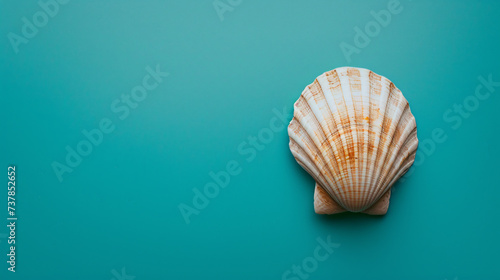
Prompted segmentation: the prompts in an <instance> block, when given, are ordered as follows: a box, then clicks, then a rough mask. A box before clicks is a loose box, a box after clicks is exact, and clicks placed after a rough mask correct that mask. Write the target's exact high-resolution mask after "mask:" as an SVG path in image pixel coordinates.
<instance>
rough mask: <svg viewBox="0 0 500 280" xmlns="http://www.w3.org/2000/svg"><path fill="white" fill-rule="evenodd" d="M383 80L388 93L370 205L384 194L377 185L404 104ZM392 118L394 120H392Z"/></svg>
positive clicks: (369, 198) (390, 83) (391, 85)
mask: <svg viewBox="0 0 500 280" xmlns="http://www.w3.org/2000/svg"><path fill="white" fill-rule="evenodd" d="M384 80H385V81H386V82H387V83H388V90H389V93H388V99H387V104H386V106H385V110H384V119H383V122H382V131H381V134H380V142H379V147H378V151H377V161H376V162H375V166H376V167H377V169H376V172H375V177H374V178H373V179H374V180H373V181H372V184H371V185H370V193H369V194H368V200H367V201H370V202H372V203H375V202H376V201H377V200H378V199H380V197H381V196H382V195H383V194H384V193H385V192H384V191H383V189H380V188H379V185H378V184H377V183H378V181H379V180H380V177H382V176H384V173H383V172H384V165H385V163H386V158H387V155H388V154H389V152H390V149H389V148H390V145H391V143H392V141H393V133H394V131H395V130H396V128H397V123H398V121H399V119H400V116H398V112H399V111H398V110H399V107H400V106H402V105H404V102H406V100H404V102H403V99H402V95H401V94H400V92H398V91H399V90H397V89H396V88H395V86H394V84H393V83H392V82H391V81H389V80H387V79H384ZM392 118H396V119H394V120H393V119H392Z"/></svg>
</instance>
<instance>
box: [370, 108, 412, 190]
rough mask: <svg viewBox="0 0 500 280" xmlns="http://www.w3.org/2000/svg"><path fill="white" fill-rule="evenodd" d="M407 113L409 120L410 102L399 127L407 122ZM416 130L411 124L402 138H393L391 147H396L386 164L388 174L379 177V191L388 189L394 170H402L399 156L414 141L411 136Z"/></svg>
mask: <svg viewBox="0 0 500 280" xmlns="http://www.w3.org/2000/svg"><path fill="white" fill-rule="evenodd" d="M405 112H406V114H407V115H408V116H410V117H409V118H410V119H411V117H412V116H413V115H412V114H411V111H410V106H409V104H408V102H407V103H406V107H405V111H404V112H403V114H402V115H401V118H400V121H399V123H398V127H399V124H400V123H401V121H403V120H406V118H404V116H405ZM403 125H404V124H403ZM415 129H416V125H415V124H414V123H411V122H410V123H407V124H406V126H405V127H404V129H403V133H402V134H401V135H400V137H399V138H398V139H397V140H396V138H393V140H392V142H391V146H393V147H394V148H393V153H392V155H391V157H390V158H389V161H387V159H386V163H385V164H384V165H385V166H386V168H385V169H386V170H387V172H386V173H385V174H384V175H383V176H381V177H379V181H378V182H377V185H378V188H379V189H381V188H384V189H386V188H387V185H386V183H387V178H390V175H393V173H394V172H393V171H392V170H399V169H400V167H401V166H399V165H398V163H397V161H396V160H397V158H398V156H399V155H400V154H401V152H402V150H403V149H404V148H406V145H407V144H408V142H409V141H411V140H412V137H411V136H410V135H411V133H412V132H413V131H414V130H415ZM395 140H396V142H395ZM401 142H402V143H401ZM405 152H406V151H405ZM403 153H404V152H403ZM399 164H401V163H399Z"/></svg>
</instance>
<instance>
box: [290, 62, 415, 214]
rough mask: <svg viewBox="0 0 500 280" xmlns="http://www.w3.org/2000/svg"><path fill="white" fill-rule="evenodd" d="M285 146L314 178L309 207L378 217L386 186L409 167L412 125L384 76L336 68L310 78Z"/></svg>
mask: <svg viewBox="0 0 500 280" xmlns="http://www.w3.org/2000/svg"><path fill="white" fill-rule="evenodd" d="M288 135H289V136H290V150H291V151H292V154H293V156H294V157H295V159H296V160H297V162H298V163H299V164H300V165H301V166H302V167H303V168H304V169H305V170H306V171H307V172H308V173H309V174H310V175H311V176H312V177H313V178H314V180H315V181H316V188H315V191H314V210H315V211H316V213H318V214H335V213H340V212H344V211H350V212H363V213H367V214H372V215H384V214H385V213H386V212H387V209H388V207H389V199H390V196H391V187H392V185H393V184H394V183H395V182H396V181H397V180H398V179H399V178H400V177H401V176H402V175H404V173H406V171H408V169H409V168H410V167H411V165H412V164H413V161H414V160H415V153H416V150H417V146H418V139H417V125H416V122H415V118H414V117H413V115H412V113H411V111H410V107H409V104H408V101H407V100H406V99H405V98H404V96H403V94H402V93H401V91H400V90H399V89H398V88H397V87H396V86H395V85H394V84H393V83H392V82H391V81H389V80H388V79H387V78H385V77H382V76H380V75H377V74H375V73H373V72H372V71H370V70H367V69H362V68H354V67H341V68H337V69H334V70H332V71H329V72H326V73H324V74H322V75H321V76H319V77H318V78H316V80H315V81H314V82H313V83H312V84H310V85H308V86H307V87H306V88H305V89H304V91H303V92H302V94H301V96H300V98H299V100H297V102H295V104H294V115H293V119H292V121H291V122H290V125H289V126H288Z"/></svg>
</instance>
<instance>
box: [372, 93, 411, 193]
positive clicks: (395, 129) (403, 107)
mask: <svg viewBox="0 0 500 280" xmlns="http://www.w3.org/2000/svg"><path fill="white" fill-rule="evenodd" d="M389 101H390V102H389V106H390V108H389V111H388V112H389V114H390V115H392V116H394V118H396V119H395V120H391V125H388V124H384V133H385V134H386V135H387V139H388V140H389V141H388V142H387V143H386V144H385V145H384V149H385V151H386V152H385V155H384V154H383V155H382V156H381V158H382V165H381V166H380V170H381V171H380V173H379V176H378V177H377V178H376V182H375V185H374V188H373V190H374V192H373V194H372V199H373V200H378V198H379V197H381V196H383V195H384V193H385V192H386V191H387V190H388V188H389V186H387V185H386V184H384V181H385V178H386V177H387V176H388V175H389V173H391V170H392V168H393V167H392V166H393V164H394V160H395V158H396V156H397V155H398V153H399V151H400V149H401V145H402V143H400V137H401V136H402V134H403V131H404V129H405V128H406V126H405V124H406V118H407V112H409V111H407V110H409V106H408V102H407V101H406V99H405V98H404V97H403V95H402V94H401V91H399V89H397V88H396V87H395V86H394V84H391V91H390V96H389ZM398 112H401V113H398Z"/></svg>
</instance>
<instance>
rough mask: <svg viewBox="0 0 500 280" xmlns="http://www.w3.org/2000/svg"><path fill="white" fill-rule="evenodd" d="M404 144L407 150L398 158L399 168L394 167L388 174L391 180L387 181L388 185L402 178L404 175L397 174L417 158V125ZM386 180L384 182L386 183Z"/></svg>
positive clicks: (387, 179) (388, 178)
mask: <svg viewBox="0 0 500 280" xmlns="http://www.w3.org/2000/svg"><path fill="white" fill-rule="evenodd" d="M403 146H404V148H405V149H406V150H405V151H404V152H403V153H402V155H401V157H400V158H399V159H397V161H398V163H397V165H398V168H394V169H393V171H391V174H390V176H388V177H387V178H386V179H385V181H386V182H387V181H389V180H390V181H389V183H387V186H391V185H392V184H393V183H394V182H396V181H397V180H398V179H399V178H400V176H402V174H401V175H397V174H399V173H401V172H402V170H404V169H405V165H406V164H407V162H409V161H411V163H412V164H413V160H414V159H415V154H416V152H417V147H418V139H417V129H416V127H415V128H414V129H413V130H412V132H411V133H410V136H409V137H408V139H407V141H406V143H405V144H404V145H403ZM412 157H413V158H412ZM410 166H411V165H410ZM404 173H406V171H404V172H403V174H404ZM386 182H384V184H385V183H386Z"/></svg>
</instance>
